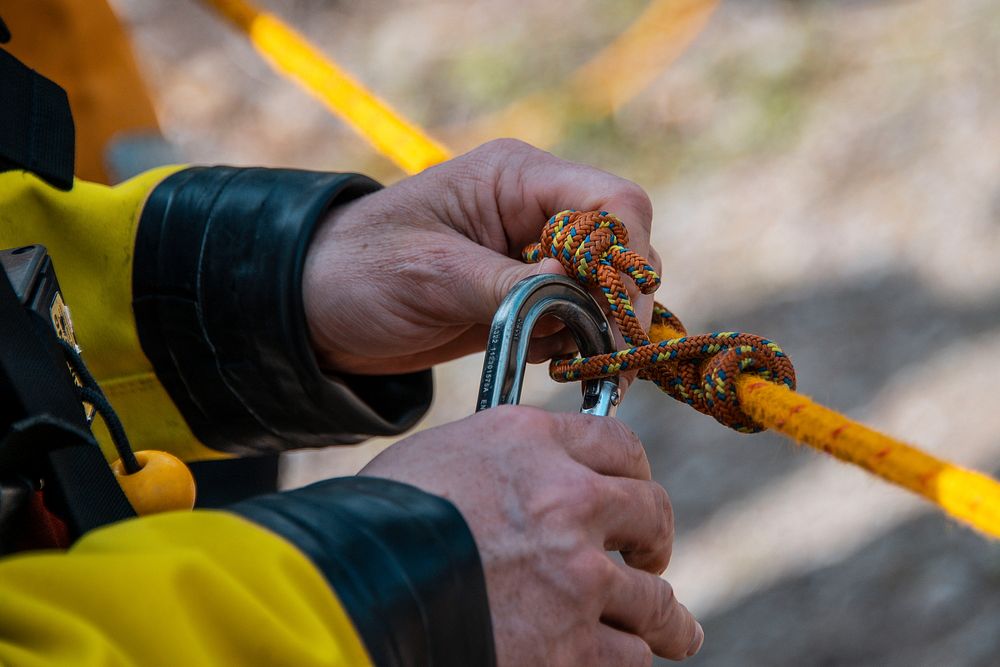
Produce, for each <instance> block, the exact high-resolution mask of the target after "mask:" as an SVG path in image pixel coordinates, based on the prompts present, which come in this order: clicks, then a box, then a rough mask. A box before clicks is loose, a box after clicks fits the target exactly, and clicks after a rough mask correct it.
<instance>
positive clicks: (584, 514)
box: [566, 474, 605, 525]
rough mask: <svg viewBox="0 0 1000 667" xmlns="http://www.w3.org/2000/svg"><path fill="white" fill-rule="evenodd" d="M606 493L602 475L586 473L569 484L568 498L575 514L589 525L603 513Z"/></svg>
mask: <svg viewBox="0 0 1000 667" xmlns="http://www.w3.org/2000/svg"><path fill="white" fill-rule="evenodd" d="M604 495H605V489H604V484H603V483H602V480H601V477H600V476H599V475H596V474H585V475H582V476H581V477H580V478H579V479H576V480H574V481H573V483H572V484H571V485H570V486H569V488H568V489H567V494H566V500H567V503H568V504H569V505H570V506H571V509H572V513H573V515H575V516H577V517H580V518H581V519H582V520H583V522H584V523H585V524H587V525H589V524H591V523H592V522H593V521H594V519H596V518H597V516H598V515H599V514H600V513H601V510H602V508H603V506H604V503H603V502H602V498H603V496H604Z"/></svg>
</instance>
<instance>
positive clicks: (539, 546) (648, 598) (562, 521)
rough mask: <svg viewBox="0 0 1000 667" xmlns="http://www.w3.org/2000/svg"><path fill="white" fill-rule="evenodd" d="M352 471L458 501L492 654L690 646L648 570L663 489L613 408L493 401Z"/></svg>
mask: <svg viewBox="0 0 1000 667" xmlns="http://www.w3.org/2000/svg"><path fill="white" fill-rule="evenodd" d="M360 474H362V475H368V476H373V477H384V478H389V479H394V480H396V481H401V482H406V483H408V484H412V485H414V486H417V487H419V488H421V489H423V490H425V491H428V492H430V493H435V494H437V495H440V496H443V497H445V498H448V499H449V500H450V501H451V502H452V503H454V504H455V505H456V506H457V507H458V509H459V511H460V512H461V513H462V515H463V516H464V517H465V520H466V522H467V523H468V524H469V528H470V529H471V531H472V534H473V537H475V540H476V544H477V545H478V547H479V553H480V557H481V558H482V561H483V568H484V571H485V573H486V587H487V593H488V595H489V600H490V612H491V614H492V619H493V630H494V638H495V641H496V650H497V657H498V662H499V664H500V665H502V666H513V665H574V666H575V665H595V664H601V665H625V666H627V665H649V664H650V662H651V659H652V654H653V653H655V654H657V655H660V656H663V657H666V658H671V659H674V660H682V659H684V658H685V657H688V656H690V655H693V654H694V653H696V652H697V651H698V649H699V648H700V647H701V642H702V641H703V639H704V633H703V631H702V629H701V626H700V625H699V624H698V622H697V621H696V620H695V619H694V617H693V616H692V615H691V614H690V612H688V610H687V609H686V608H685V607H684V606H683V605H681V604H680V603H679V602H678V601H677V599H676V598H675V597H674V594H673V590H672V588H671V587H670V584H668V583H667V582H666V581H664V580H663V579H662V578H660V577H659V576H657V575H658V574H660V573H662V572H663V570H664V569H665V568H666V566H667V562H668V561H669V559H670V551H671V547H672V544H673V514H672V511H671V507H670V500H669V498H668V497H667V493H666V491H664V489H663V487H661V486H660V485H659V484H656V483H655V482H652V481H650V470H649V462H648V461H647V459H646V454H645V451H644V450H643V448H642V444H641V443H640V442H639V439H638V438H637V437H636V436H635V434H634V433H632V432H631V431H630V430H629V429H628V428H627V427H625V426H624V425H623V424H622V423H621V422H619V421H618V420H616V419H613V418H610V417H592V416H590V415H580V414H575V415H570V414H553V413H548V412H544V411H541V410H537V409H535V408H528V407H523V406H502V407H498V408H494V409H491V410H486V411H484V412H480V413H478V414H476V415H473V416H472V417H469V418H467V419H464V420H462V421H459V422H455V423H452V424H448V425H446V426H441V427H438V428H434V429H429V430H426V431H422V432H420V433H417V434H415V435H413V436H410V437H409V438H407V439H405V440H403V441H401V442H399V443H397V444H395V445H393V446H392V447H389V448H388V449H386V450H385V451H384V452H382V453H381V454H380V455H379V456H377V457H376V458H375V459H374V460H373V461H372V462H371V463H369V464H368V465H367V466H366V467H365V468H364V469H363V470H362V471H361V473H360ZM606 550H612V551H621V553H622V556H623V557H624V560H625V563H626V564H624V565H623V564H621V563H617V562H615V561H614V560H612V559H611V558H610V557H609V556H608V554H607V553H606Z"/></svg>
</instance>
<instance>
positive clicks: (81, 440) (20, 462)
mask: <svg viewBox="0 0 1000 667" xmlns="http://www.w3.org/2000/svg"><path fill="white" fill-rule="evenodd" d="M0 419H2V426H4V427H8V430H7V431H6V432H0V438H2V439H0V476H2V477H7V476H13V475H19V474H20V475H27V476H30V477H37V478H41V479H43V480H44V482H45V501H46V504H47V505H50V507H51V509H53V510H54V511H55V512H56V513H57V514H59V515H61V516H62V517H63V518H64V520H65V521H66V524H67V526H68V528H69V531H70V534H71V537H72V538H74V539H75V538H76V537H79V536H80V535H82V534H84V533H86V532H87V531H88V530H91V529H92V528H97V527H98V526H102V525H104V524H107V523H111V522H113V521H118V520H121V519H125V518H128V517H131V516H135V512H134V510H133V509H132V506H131V505H129V502H128V500H127V499H126V498H125V494H124V493H123V492H122V490H121V487H120V486H119V485H118V482H117V481H116V480H115V477H114V474H113V473H112V472H111V468H110V467H109V466H108V464H107V462H106V461H105V459H104V455H103V454H102V453H101V449H100V447H99V446H98V445H97V442H96V441H95V440H94V437H93V435H92V434H91V433H90V430H89V428H88V427H87V423H86V421H85V419H84V414H83V407H82V406H81V404H80V400H79V398H78V397H77V396H76V393H75V391H74V390H73V380H72V376H71V375H70V374H69V370H68V368H67V366H66V362H65V360H64V358H63V356H62V350H61V348H60V347H59V344H58V342H57V341H56V336H55V332H54V331H53V329H52V327H50V326H48V323H46V322H45V321H43V320H42V318H41V317H40V316H38V315H37V314H35V313H33V312H29V311H26V310H25V309H24V308H22V306H21V303H20V301H19V300H18V298H17V295H16V294H15V292H14V288H13V287H12V286H11V284H10V280H9V279H8V278H7V275H6V273H5V272H3V271H2V270H0Z"/></svg>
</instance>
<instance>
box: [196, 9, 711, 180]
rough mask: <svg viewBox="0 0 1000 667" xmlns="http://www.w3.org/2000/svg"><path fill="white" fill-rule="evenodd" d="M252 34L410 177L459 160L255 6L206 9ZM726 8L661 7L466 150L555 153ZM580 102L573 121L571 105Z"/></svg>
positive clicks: (480, 126)
mask: <svg viewBox="0 0 1000 667" xmlns="http://www.w3.org/2000/svg"><path fill="white" fill-rule="evenodd" d="M203 2H204V3H205V4H206V5H209V6H211V7H213V8H214V9H215V10H216V11H217V12H218V13H219V14H221V15H222V16H223V17H225V18H226V19H227V20H229V22H230V23H231V24H232V25H233V26H235V27H236V28H238V29H239V30H240V31H242V32H243V33H244V34H245V35H246V36H247V38H248V39H249V40H250V42H251V43H252V44H253V46H254V48H256V49H257V51H258V52H259V53H260V54H261V55H262V56H263V57H264V58H265V59H266V60H268V61H269V62H270V63H271V64H272V65H273V66H274V68H275V69H277V70H278V71H279V72H280V73H281V74H283V75H285V76H287V77H288V78H290V79H292V80H294V81H295V82H296V83H298V84H299V85H300V86H302V88H304V89H305V90H306V92H308V93H309V94H310V95H312V96H313V97H315V98H317V99H318V100H320V101H321V102H322V103H323V104H324V105H325V106H326V107H327V108H328V109H329V110H330V111H331V112H333V113H334V114H335V115H336V116H337V117H339V118H341V119H343V120H344V121H346V122H347V123H348V124H349V125H350V126H351V128H352V129H353V130H354V131H355V132H357V133H358V134H359V135H360V136H362V137H363V138H364V139H366V140H367V141H368V142H369V143H370V144H371V145H372V147H374V148H375V150H377V151H378V152H379V153H381V154H382V155H385V156H386V157H388V158H389V159H391V160H392V161H393V162H395V163H396V164H397V165H398V166H399V167H400V168H402V169H403V171H405V172H406V173H408V174H413V173H416V172H418V171H421V170H423V169H426V168H427V167H430V166H433V165H435V164H437V163H438V162H443V161H444V160H447V159H449V158H450V157H451V153H450V151H449V150H448V149H447V148H445V147H444V146H443V145H441V144H440V143H439V142H437V141H435V140H434V139H433V138H431V137H430V136H429V135H428V134H426V133H425V132H424V131H423V130H421V129H420V128H419V127H417V126H416V125H414V124H413V123H410V122H409V121H407V120H406V119H405V118H403V117H402V116H401V115H400V114H399V113H398V112H396V111H395V110H394V109H393V108H392V107H391V106H389V104H387V103H386V102H385V101H383V100H381V99H379V98H378V97H377V96H376V95H375V94H374V93H372V92H370V91H369V90H367V89H366V88H365V87H364V86H363V85H361V84H360V83H358V82H357V81H356V80H355V79H353V78H352V77H351V76H350V75H349V74H347V72H345V71H344V70H343V68H341V67H340V66H339V65H337V63H336V62H335V61H334V60H333V59H332V58H330V57H329V56H326V55H324V54H323V53H321V52H320V50H319V49H318V48H316V47H315V46H313V45H312V44H310V43H309V42H308V40H306V38H305V37H303V36H302V35H300V34H299V33H297V32H296V31H295V30H293V29H292V28H290V27H289V26H287V25H286V24H285V23H283V22H282V21H281V20H280V19H278V18H277V17H276V16H274V15H272V14H268V13H266V12H264V11H262V10H261V9H259V8H258V7H256V6H254V5H253V4H252V2H250V1H249V0H203ZM718 3H719V0H654V1H653V2H651V3H650V5H649V6H648V7H647V8H646V9H645V11H643V13H642V14H640V15H639V17H638V18H636V20H635V21H633V22H632V24H631V25H630V26H629V27H628V28H626V30H625V31H624V32H622V33H621V34H620V35H618V37H616V38H615V39H614V40H612V41H611V42H609V43H608V44H607V46H605V47H604V48H603V49H601V51H600V52H598V53H597V54H596V55H595V56H594V57H593V58H591V59H590V60H589V61H588V62H587V63H585V64H584V65H583V66H581V67H580V69H578V70H577V71H576V72H575V73H573V74H572V75H571V76H570V77H569V78H568V79H567V82H566V84H565V85H564V86H561V87H560V88H557V89H555V90H549V91H546V92H545V93H544V94H538V95H531V96H528V97H526V98H524V99H522V100H519V101H518V102H515V103H513V104H511V105H510V106H509V107H508V108H507V109H505V110H503V111H501V112H499V113H497V114H493V115H490V116H488V117H486V118H485V119H484V120H481V121H479V122H478V123H475V124H472V125H469V126H467V127H466V128H465V129H464V130H463V131H462V132H461V137H462V139H461V143H463V144H465V145H467V146H468V147H470V148H471V147H472V146H475V145H478V144H480V143H482V142H484V141H486V140H489V139H493V138H496V137H517V138H519V139H523V140H524V141H527V142H529V143H531V144H534V145H536V146H539V147H543V148H544V147H548V146H551V145H552V144H554V143H556V142H557V141H558V140H559V139H560V138H561V137H562V136H563V132H564V131H565V128H566V126H567V124H568V122H569V121H571V120H574V119H576V120H578V119H580V118H581V117H589V118H599V117H603V116H605V115H607V114H608V113H611V112H612V111H614V110H615V109H617V108H618V107H620V106H621V105H623V104H625V103H626V102H628V101H629V100H631V99H632V98H633V97H635V96H636V95H637V94H638V93H640V92H641V91H642V90H643V89H644V88H645V87H646V86H647V85H649V83H650V82H651V81H652V80H653V79H654V78H655V77H656V76H657V75H658V74H660V73H662V72H663V70H664V69H665V68H666V67H667V66H668V65H669V64H670V63H671V62H672V61H673V60H675V59H676V58H677V57H678V56H679V55H680V54H681V53H683V52H684V50H685V49H686V48H687V47H688V46H689V45H690V44H691V42H692V41H694V38H695V37H697V35H698V34H699V33H700V32H701V30H702V28H703V27H704V26H705V24H706V23H707V21H708V18H709V16H711V14H712V12H713V11H714V10H715V8H716V6H717V5H718ZM571 98H572V99H573V105H572V112H573V113H572V114H569V113H567V110H568V109H569V107H568V106H567V102H568V100H569V99H571Z"/></svg>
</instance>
